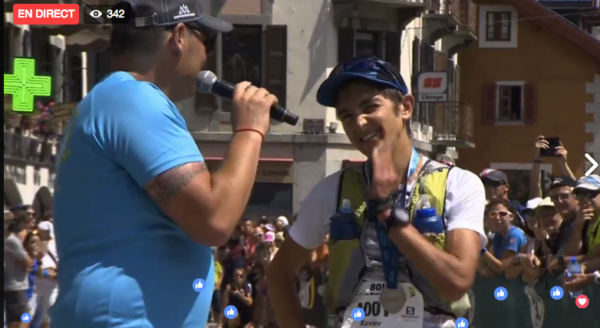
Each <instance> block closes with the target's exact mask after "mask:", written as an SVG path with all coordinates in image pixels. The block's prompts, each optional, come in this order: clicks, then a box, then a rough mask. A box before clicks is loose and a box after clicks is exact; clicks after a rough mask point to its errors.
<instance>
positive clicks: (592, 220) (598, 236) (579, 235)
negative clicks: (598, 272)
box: [569, 175, 600, 263]
mask: <svg viewBox="0 0 600 328" xmlns="http://www.w3.org/2000/svg"><path fill="white" fill-rule="evenodd" d="M573 195H574V196H575V198H576V199H577V202H578V204H579V211H578V213H577V216H576V218H575V221H574V222H573V229H572V231H571V237H570V238H571V239H570V241H569V242H570V245H569V246H571V247H572V248H573V249H577V248H576V246H578V245H582V246H581V252H579V253H574V254H569V255H578V254H579V255H578V256H577V261H578V262H579V263H583V262H587V261H590V260H592V259H595V258H598V257H600V232H599V231H598V230H600V176H598V175H590V176H587V177H582V178H580V179H579V180H577V186H576V187H575V189H573Z"/></svg>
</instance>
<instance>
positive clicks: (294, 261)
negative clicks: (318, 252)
mask: <svg viewBox="0 0 600 328" xmlns="http://www.w3.org/2000/svg"><path fill="white" fill-rule="evenodd" d="M311 253H312V251H311V250H310V249H306V248H304V247H302V246H300V245H299V244H298V243H296V242H295V241H294V240H293V239H292V238H286V239H285V240H284V241H283V244H282V245H281V248H280V249H279V251H278V252H277V254H276V255H275V258H274V259H273V261H272V262H271V264H270V265H269V266H268V267H267V290H268V292H269V297H270V298H271V305H272V306H273V311H274V312H275V317H276V318H277V322H278V323H279V327H281V328H305V327H306V325H305V322H304V314H303V313H302V306H301V304H300V299H299V298H298V296H297V293H296V286H295V284H296V275H297V274H298V271H300V268H302V267H303V266H304V265H305V264H306V263H307V262H308V261H309V260H310V255H311Z"/></svg>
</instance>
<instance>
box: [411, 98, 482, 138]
mask: <svg viewBox="0 0 600 328" xmlns="http://www.w3.org/2000/svg"><path fill="white" fill-rule="evenodd" d="M413 121H416V122H418V123H421V125H424V126H431V128H432V129H433V131H432V132H433V136H432V137H433V140H430V141H432V142H434V143H448V144H455V145H460V144H465V143H472V142H473V109H472V107H471V106H470V105H468V104H461V103H458V102H447V103H419V105H418V110H417V112H416V115H413Z"/></svg>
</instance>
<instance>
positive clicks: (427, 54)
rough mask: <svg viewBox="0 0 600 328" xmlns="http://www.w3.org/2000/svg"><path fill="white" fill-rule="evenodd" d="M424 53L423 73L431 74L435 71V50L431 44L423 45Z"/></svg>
mask: <svg viewBox="0 0 600 328" xmlns="http://www.w3.org/2000/svg"><path fill="white" fill-rule="evenodd" d="M422 48H423V52H422V53H421V55H422V60H421V71H423V72H430V71H433V70H434V68H435V67H434V66H435V48H433V46H431V45H429V44H426V43H424V44H422Z"/></svg>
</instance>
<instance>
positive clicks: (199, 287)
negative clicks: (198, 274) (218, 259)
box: [194, 278, 206, 293]
mask: <svg viewBox="0 0 600 328" xmlns="http://www.w3.org/2000/svg"><path fill="white" fill-rule="evenodd" d="M204 285H206V281H204V280H202V279H201V278H198V279H196V280H194V290H195V291H197V292H198V293H199V292H201V291H203V290H204Z"/></svg>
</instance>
